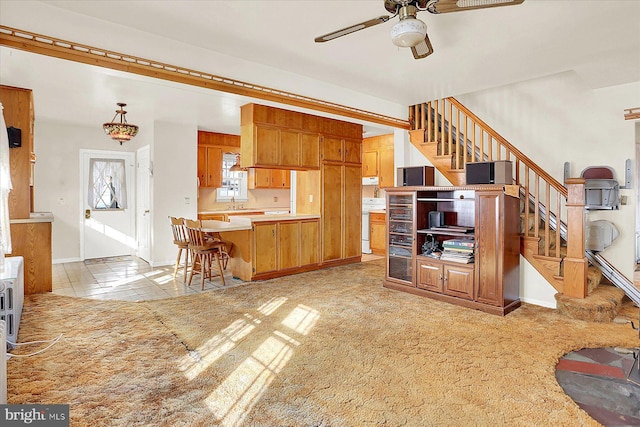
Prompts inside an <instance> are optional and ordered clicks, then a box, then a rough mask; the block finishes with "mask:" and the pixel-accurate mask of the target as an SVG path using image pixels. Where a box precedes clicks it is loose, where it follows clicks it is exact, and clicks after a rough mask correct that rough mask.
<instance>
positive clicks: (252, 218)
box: [229, 214, 320, 224]
mask: <svg viewBox="0 0 640 427" xmlns="http://www.w3.org/2000/svg"><path fill="white" fill-rule="evenodd" d="M319 218H320V215H315V214H265V215H242V216H232V217H229V221H231V222H232V223H236V224H242V223H244V224H252V223H254V222H267V221H295V220H300V219H319Z"/></svg>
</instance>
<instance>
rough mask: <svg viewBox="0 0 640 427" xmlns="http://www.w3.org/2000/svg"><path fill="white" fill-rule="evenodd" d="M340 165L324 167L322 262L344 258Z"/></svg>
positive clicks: (326, 165)
mask: <svg viewBox="0 0 640 427" xmlns="http://www.w3.org/2000/svg"><path fill="white" fill-rule="evenodd" d="M343 169H344V166H342V165H339V164H324V165H322V186H323V189H322V242H323V243H322V261H323V262H327V261H333V260H338V259H341V258H342V208H343V204H342V186H343V181H342V171H343Z"/></svg>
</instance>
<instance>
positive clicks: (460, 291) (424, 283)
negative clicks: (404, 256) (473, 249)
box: [416, 257, 474, 300]
mask: <svg viewBox="0 0 640 427" xmlns="http://www.w3.org/2000/svg"><path fill="white" fill-rule="evenodd" d="M417 263H418V268H417V270H418V280H417V283H416V286H417V287H418V288H420V289H426V290H428V291H432V292H438V293H442V294H445V295H451V296H454V297H458V298H464V299H468V300H473V278H474V275H473V272H474V268H473V264H471V265H452V264H445V263H443V262H440V261H436V260H433V261H432V260H430V259H429V258H427V257H417Z"/></svg>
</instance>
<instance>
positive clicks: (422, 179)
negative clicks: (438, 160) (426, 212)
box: [397, 166, 435, 187]
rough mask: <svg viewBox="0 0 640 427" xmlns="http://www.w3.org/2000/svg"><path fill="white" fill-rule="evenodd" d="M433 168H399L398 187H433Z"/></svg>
mask: <svg viewBox="0 0 640 427" xmlns="http://www.w3.org/2000/svg"><path fill="white" fill-rule="evenodd" d="M434 177H435V170H434V168H433V166H410V167H406V168H398V181H397V183H398V187H425V186H429V185H433V183H434Z"/></svg>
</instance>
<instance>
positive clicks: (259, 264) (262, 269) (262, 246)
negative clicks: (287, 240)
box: [253, 222, 278, 274]
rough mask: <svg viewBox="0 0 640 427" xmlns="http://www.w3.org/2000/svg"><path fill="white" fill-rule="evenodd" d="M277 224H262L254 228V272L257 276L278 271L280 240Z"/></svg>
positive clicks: (255, 225) (257, 224)
mask: <svg viewBox="0 0 640 427" xmlns="http://www.w3.org/2000/svg"><path fill="white" fill-rule="evenodd" d="M276 228H277V223H273V222H260V223H256V224H254V226H253V243H254V248H255V255H254V257H253V271H254V273H255V274H262V273H269V272H271V271H276V269H277V259H278V258H277V256H278V252H277V250H278V240H277V237H276Z"/></svg>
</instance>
